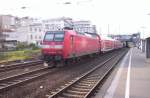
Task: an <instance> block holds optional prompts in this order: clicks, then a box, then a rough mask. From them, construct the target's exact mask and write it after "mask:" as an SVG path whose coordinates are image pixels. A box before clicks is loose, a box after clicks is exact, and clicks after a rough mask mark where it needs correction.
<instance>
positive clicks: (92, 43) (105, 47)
mask: <svg viewBox="0 0 150 98" xmlns="http://www.w3.org/2000/svg"><path fill="white" fill-rule="evenodd" d="M122 47H123V44H122V43H121V42H120V41H118V40H114V39H111V38H108V37H102V36H99V35H98V34H96V33H89V32H84V33H79V32H76V31H74V30H68V29H64V30H60V31H59V30H57V31H47V32H46V33H45V36H44V39H43V41H42V48H41V52H42V56H43V60H44V62H45V63H47V64H48V63H50V62H51V63H53V64H52V65H55V66H63V65H65V64H66V63H67V62H68V61H69V60H74V59H78V58H81V57H82V56H87V55H92V54H101V53H105V52H108V51H112V50H114V49H119V48H122Z"/></svg>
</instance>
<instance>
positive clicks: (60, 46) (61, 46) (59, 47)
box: [54, 45, 63, 49]
mask: <svg viewBox="0 0 150 98" xmlns="http://www.w3.org/2000/svg"><path fill="white" fill-rule="evenodd" d="M54 48H55V49H62V48H63V45H54Z"/></svg>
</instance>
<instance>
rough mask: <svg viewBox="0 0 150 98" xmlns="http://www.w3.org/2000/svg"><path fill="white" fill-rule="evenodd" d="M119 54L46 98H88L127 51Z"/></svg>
mask: <svg viewBox="0 0 150 98" xmlns="http://www.w3.org/2000/svg"><path fill="white" fill-rule="evenodd" d="M121 52H122V53H121ZM121 52H120V53H119V55H117V54H116V55H115V56H113V57H111V58H109V59H107V60H106V61H104V62H102V63H100V64H99V65H98V66H96V67H94V68H93V69H92V70H90V71H88V72H87V73H85V74H84V75H82V76H81V77H78V78H76V79H74V80H72V81H69V82H68V83H66V84H65V85H64V86H62V87H61V88H60V89H56V91H55V92H51V94H50V95H48V98H89V97H90V96H92V95H93V93H94V92H95V90H96V88H98V86H99V85H100V84H101V83H102V80H103V79H104V78H105V77H106V76H107V75H108V74H109V72H110V71H111V70H112V68H114V66H115V65H116V64H117V63H118V61H119V60H120V59H121V58H122V57H123V56H124V55H125V53H126V52H127V50H125V51H121Z"/></svg>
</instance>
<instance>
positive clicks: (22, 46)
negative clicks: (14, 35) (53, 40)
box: [16, 43, 39, 50]
mask: <svg viewBox="0 0 150 98" xmlns="http://www.w3.org/2000/svg"><path fill="white" fill-rule="evenodd" d="M24 49H32V50H36V49H39V47H38V46H37V45H35V44H33V43H32V44H27V43H18V44H17V46H16V50H24Z"/></svg>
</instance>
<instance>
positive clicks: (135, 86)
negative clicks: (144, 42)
mask: <svg viewBox="0 0 150 98" xmlns="http://www.w3.org/2000/svg"><path fill="white" fill-rule="evenodd" d="M95 98H150V62H149V60H147V59H146V57H145V54H144V53H142V52H141V51H140V50H138V49H137V48H131V49H130V51H129V52H128V53H127V54H126V56H125V57H124V58H123V59H122V61H121V62H120V63H118V66H117V67H116V68H115V69H114V70H113V72H112V73H111V75H110V76H109V77H108V79H106V81H105V83H104V85H103V86H102V87H100V89H99V90H98V92H97V94H96V96H95Z"/></svg>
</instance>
